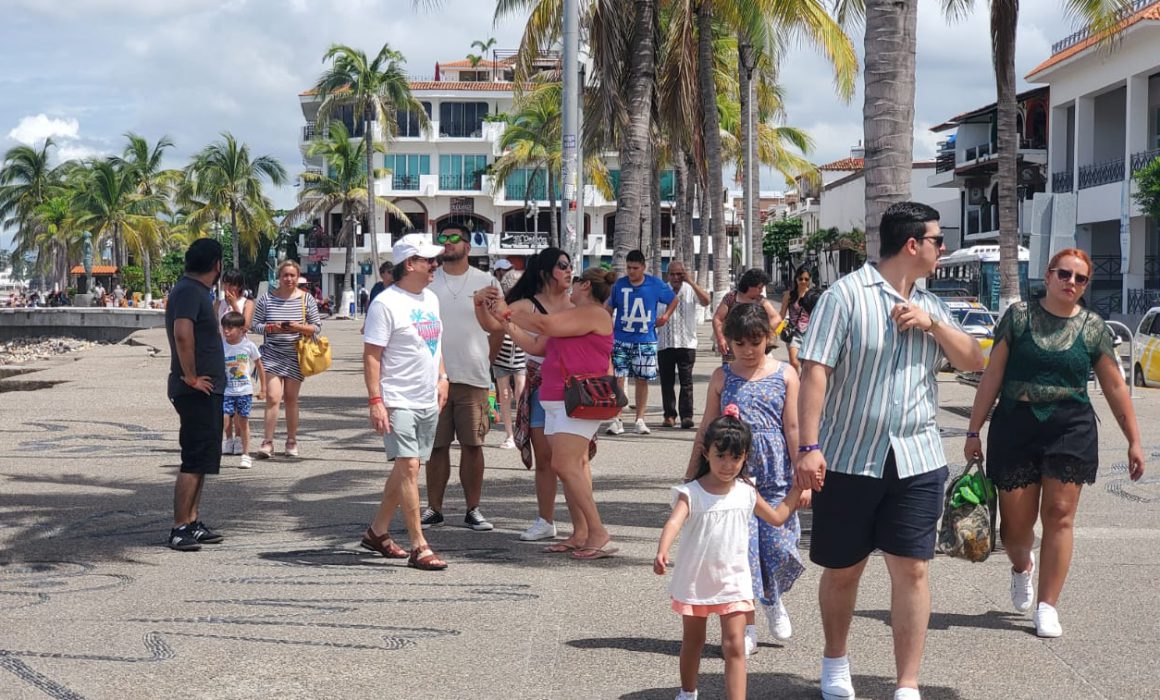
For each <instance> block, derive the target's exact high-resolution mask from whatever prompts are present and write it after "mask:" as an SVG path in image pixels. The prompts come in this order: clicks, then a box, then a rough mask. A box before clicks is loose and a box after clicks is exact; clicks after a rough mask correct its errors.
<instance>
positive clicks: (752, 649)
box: [745, 625, 757, 659]
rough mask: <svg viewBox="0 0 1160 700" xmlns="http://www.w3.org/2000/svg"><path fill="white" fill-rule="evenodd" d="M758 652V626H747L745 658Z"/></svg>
mask: <svg viewBox="0 0 1160 700" xmlns="http://www.w3.org/2000/svg"><path fill="white" fill-rule="evenodd" d="M756 653H757V627H755V626H753V625H746V626H745V658H747V659H748V658H749V657H750V656H753V655H754V654H756Z"/></svg>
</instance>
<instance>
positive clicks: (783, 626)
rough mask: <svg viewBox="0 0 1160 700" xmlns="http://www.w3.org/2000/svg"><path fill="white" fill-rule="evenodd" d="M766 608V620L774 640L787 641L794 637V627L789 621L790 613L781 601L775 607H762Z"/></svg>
mask: <svg viewBox="0 0 1160 700" xmlns="http://www.w3.org/2000/svg"><path fill="white" fill-rule="evenodd" d="M762 607H764V608H765V619H766V621H767V622H769V633H770V634H772V635H773V638H774V639H777V640H780V641H783V642H784V641H785V640H787V639H789V638H790V637H792V636H793V625H791V624H790V621H789V613H788V612H787V611H786V609H785V606H784V605H782V603H781V600H778V601H777V603H776V604H775V605H770V606H762Z"/></svg>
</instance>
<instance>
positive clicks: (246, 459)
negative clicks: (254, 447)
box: [238, 455, 254, 469]
mask: <svg viewBox="0 0 1160 700" xmlns="http://www.w3.org/2000/svg"><path fill="white" fill-rule="evenodd" d="M252 466H254V458H253V457H251V456H250V455H242V461H241V462H239V463H238V469H249V468H250V467H252Z"/></svg>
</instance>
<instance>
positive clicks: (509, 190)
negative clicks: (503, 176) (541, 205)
mask: <svg viewBox="0 0 1160 700" xmlns="http://www.w3.org/2000/svg"><path fill="white" fill-rule="evenodd" d="M503 187H504V193H505V197H506V198H507V199H508V200H509V201H516V202H522V201H541V202H542V201H544V200H546V199H548V173H547V172H546V171H545V170H542V169H541V170H530V169H527V168H520V169H518V170H516V171H515V172H513V173H512V174H511V175H509V176H508V178H507V180H504V183H503ZM559 198H560V185H559V183H557V184H556V199H559Z"/></svg>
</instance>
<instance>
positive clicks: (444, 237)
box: [435, 233, 465, 243]
mask: <svg viewBox="0 0 1160 700" xmlns="http://www.w3.org/2000/svg"><path fill="white" fill-rule="evenodd" d="M462 240H465V239H464V238H463V236H461V235H460V234H458V233H441V234H439V235H438V236H436V237H435V241H436V242H437V243H458V242H460V241H462Z"/></svg>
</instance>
